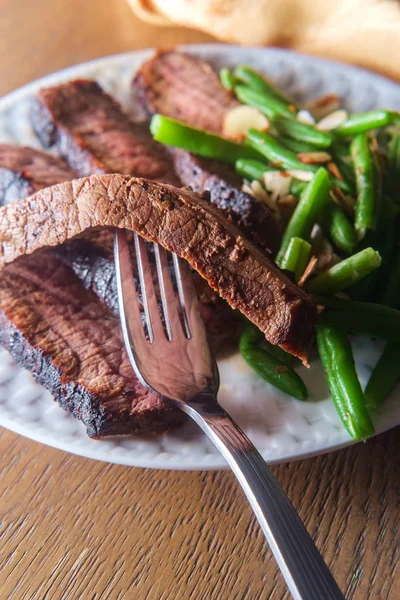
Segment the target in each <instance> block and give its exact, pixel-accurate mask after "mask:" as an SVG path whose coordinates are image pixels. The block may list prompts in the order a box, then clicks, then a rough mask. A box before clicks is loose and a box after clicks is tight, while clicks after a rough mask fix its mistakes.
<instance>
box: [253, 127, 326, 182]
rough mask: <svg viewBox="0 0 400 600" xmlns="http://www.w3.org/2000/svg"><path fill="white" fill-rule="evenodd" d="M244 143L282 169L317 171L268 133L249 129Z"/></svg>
mask: <svg viewBox="0 0 400 600" xmlns="http://www.w3.org/2000/svg"><path fill="white" fill-rule="evenodd" d="M246 143H247V144H248V145H249V146H250V147H251V148H253V149H254V150H255V151H257V152H259V153H260V154H262V155H263V156H265V158H267V159H268V160H269V161H270V162H271V163H272V164H273V165H274V166H275V167H277V168H280V169H282V170H297V171H314V172H315V171H317V170H318V167H316V166H315V165H305V164H304V163H302V162H301V160H299V159H298V158H297V156H296V155H295V153H294V152H291V151H290V150H288V149H287V148H285V147H284V146H283V145H282V144H281V143H280V142H278V140H277V139H275V138H274V137H272V135H269V134H268V133H261V131H257V130H256V129H250V131H249V133H248V134H247V138H246Z"/></svg>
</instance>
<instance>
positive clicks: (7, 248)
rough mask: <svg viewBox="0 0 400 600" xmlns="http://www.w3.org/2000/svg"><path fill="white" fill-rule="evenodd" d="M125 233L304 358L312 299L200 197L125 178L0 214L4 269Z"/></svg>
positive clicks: (92, 181)
mask: <svg viewBox="0 0 400 600" xmlns="http://www.w3.org/2000/svg"><path fill="white" fill-rule="evenodd" d="M104 226H110V227H121V228H125V229H129V230H132V231H136V232H137V233H139V234H140V235H142V236H143V237H145V238H146V239H148V240H150V241H154V242H158V243H160V244H161V245H162V246H164V247H165V248H166V249H167V250H170V251H172V252H176V254H178V255H179V256H181V257H182V258H184V259H186V260H187V261H188V262H189V263H190V264H191V265H192V266H193V267H194V268H195V269H196V270H197V271H198V272H199V273H200V274H201V275H202V276H203V277H204V278H205V279H206V280H207V281H208V283H209V284H210V286H211V287H212V288H214V289H216V290H217V291H218V293H219V295H220V296H222V297H223V298H224V299H225V300H227V302H228V303H229V304H230V305H231V306H232V307H234V308H238V309H239V310H241V311H242V312H243V314H245V315H246V316H247V317H248V318H249V319H250V320H251V321H253V322H254V323H255V324H256V325H257V326H258V327H259V328H260V329H261V330H262V331H263V332H264V333H265V336H266V338H267V339H268V340H269V341H270V342H272V343H274V344H278V345H280V346H281V347H282V348H284V349H285V350H287V351H288V352H291V353H292V354H294V355H295V356H298V357H299V358H301V359H302V360H303V361H306V360H307V353H308V350H309V347H310V345H311V342H312V338H313V333H314V326H315V321H316V308H315V305H314V304H313V302H312V299H311V297H310V296H308V295H307V294H306V293H305V292H304V291H302V290H301V289H300V288H298V287H297V286H296V285H294V284H293V283H292V282H291V281H290V280H289V279H287V277H286V276H285V275H284V274H283V273H282V272H281V271H279V269H278V268H277V267H276V266H275V265H274V264H273V263H272V262H271V261H270V260H269V259H268V258H267V257H266V256H265V255H264V254H263V253H262V252H261V251H260V250H258V249H257V247H256V246H254V245H253V244H251V243H250V242H249V241H248V240H246V239H245V238H244V237H243V236H242V234H241V232H240V230H239V229H238V228H237V227H236V226H235V225H234V224H232V223H230V222H229V221H228V220H227V219H226V218H225V217H224V216H223V215H221V213H220V211H218V209H216V208H215V207H213V206H212V205H210V204H209V203H207V202H206V201H204V200H203V199H202V198H201V196H199V195H198V194H195V193H194V192H190V191H188V190H184V189H177V188H174V187H173V186H168V185H161V184H158V183H153V182H149V181H146V180H144V179H137V178H129V177H125V176H122V175H103V176H92V177H88V178H84V179H78V180H75V181H72V182H66V183H63V184H60V185H56V186H53V187H52V188H47V189H45V190H42V191H40V192H38V193H37V194H35V195H34V196H31V197H30V198H28V199H26V200H21V201H20V202H17V203H13V204H11V205H8V206H5V207H3V208H1V209H0V267H2V266H5V265H6V264H7V263H10V262H12V261H14V260H15V259H16V258H18V256H21V255H24V254H30V253H32V252H34V251H35V250H38V249H40V248H42V247H46V246H57V245H59V244H61V243H63V242H64V241H66V240H67V239H71V238H72V237H74V236H77V235H79V234H81V233H82V232H83V231H85V230H87V229H92V228H97V227H104Z"/></svg>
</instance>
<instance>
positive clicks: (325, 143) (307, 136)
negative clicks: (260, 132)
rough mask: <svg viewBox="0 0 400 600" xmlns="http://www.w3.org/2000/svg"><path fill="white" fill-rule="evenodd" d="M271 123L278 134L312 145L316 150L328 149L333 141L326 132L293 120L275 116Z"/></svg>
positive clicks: (330, 135)
mask: <svg viewBox="0 0 400 600" xmlns="http://www.w3.org/2000/svg"><path fill="white" fill-rule="evenodd" d="M272 123H273V125H274V127H276V129H277V130H278V131H279V133H281V134H283V135H285V136H288V137H290V138H293V139H295V140H298V141H300V142H307V143H308V144H312V145H313V146H315V147H316V148H329V146H330V145H331V144H332V141H333V138H332V134H331V133H329V132H328V131H319V129H316V128H315V127H313V126H312V125H306V124H305V123H300V121H295V120H294V119H293V118H290V119H288V118H286V117H282V116H277V117H275V118H274V119H273V121H272Z"/></svg>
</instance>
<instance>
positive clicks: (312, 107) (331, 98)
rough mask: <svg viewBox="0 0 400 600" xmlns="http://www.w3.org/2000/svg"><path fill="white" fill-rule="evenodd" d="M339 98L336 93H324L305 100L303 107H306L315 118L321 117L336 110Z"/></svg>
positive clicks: (339, 102)
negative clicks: (307, 100)
mask: <svg viewBox="0 0 400 600" xmlns="http://www.w3.org/2000/svg"><path fill="white" fill-rule="evenodd" d="M341 100H342V99H341V97H340V96H338V95H337V94H326V95H325V96H320V97H319V98H315V99H314V100H311V102H307V104H305V107H304V108H306V109H308V110H309V111H310V112H311V114H312V115H313V116H314V117H315V118H316V119H322V118H323V117H326V116H327V115H329V114H330V113H331V112H333V111H335V110H338V109H339V108H340V105H341Z"/></svg>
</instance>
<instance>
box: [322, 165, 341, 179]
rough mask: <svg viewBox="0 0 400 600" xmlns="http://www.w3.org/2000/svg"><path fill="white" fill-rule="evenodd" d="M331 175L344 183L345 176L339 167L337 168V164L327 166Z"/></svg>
mask: <svg viewBox="0 0 400 600" xmlns="http://www.w3.org/2000/svg"><path fill="white" fill-rule="evenodd" d="M326 167H327V169H328V171H329V173H331V175H333V176H334V177H336V179H339V181H344V179H343V175H342V173H341V172H340V169H339V167H338V166H337V164H336V163H334V162H330V163H328V164H327V165H326Z"/></svg>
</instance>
